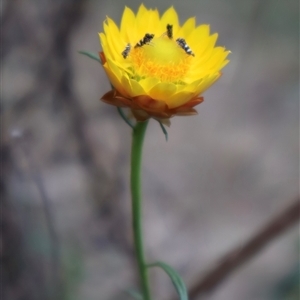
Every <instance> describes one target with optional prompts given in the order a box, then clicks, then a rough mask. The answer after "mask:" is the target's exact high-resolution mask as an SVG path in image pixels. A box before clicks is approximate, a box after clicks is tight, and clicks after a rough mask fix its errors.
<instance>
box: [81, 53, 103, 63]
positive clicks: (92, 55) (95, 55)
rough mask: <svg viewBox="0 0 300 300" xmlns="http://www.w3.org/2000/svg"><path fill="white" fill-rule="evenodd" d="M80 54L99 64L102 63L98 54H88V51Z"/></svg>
mask: <svg viewBox="0 0 300 300" xmlns="http://www.w3.org/2000/svg"><path fill="white" fill-rule="evenodd" d="M78 53H80V54H83V55H86V56H88V57H89V58H91V59H94V60H96V61H97V62H101V61H100V58H99V56H98V54H95V53H92V52H88V51H78Z"/></svg>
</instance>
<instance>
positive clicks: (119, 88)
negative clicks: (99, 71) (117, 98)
mask: <svg viewBox="0 0 300 300" xmlns="http://www.w3.org/2000/svg"><path fill="white" fill-rule="evenodd" d="M103 67H104V70H105V72H106V75H107V77H108V78H109V81H110V83H111V85H112V86H113V87H114V88H115V89H116V90H117V91H118V92H119V93H120V94H121V95H123V96H125V97H128V96H129V94H128V93H127V91H126V90H125V89H124V87H123V85H122V84H121V81H120V79H119V78H118V77H117V76H116V75H115V74H114V73H113V72H112V70H111V69H110V68H109V66H108V64H107V63H106V64H104V66H103Z"/></svg>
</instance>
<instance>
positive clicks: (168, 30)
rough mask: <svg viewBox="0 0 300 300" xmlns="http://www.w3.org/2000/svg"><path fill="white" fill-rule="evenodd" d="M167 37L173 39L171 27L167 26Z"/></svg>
mask: <svg viewBox="0 0 300 300" xmlns="http://www.w3.org/2000/svg"><path fill="white" fill-rule="evenodd" d="M166 33H167V36H168V38H169V39H173V25H170V24H168V25H167V32H166Z"/></svg>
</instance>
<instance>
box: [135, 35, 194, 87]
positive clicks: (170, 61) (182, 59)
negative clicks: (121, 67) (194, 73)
mask: <svg viewBox="0 0 300 300" xmlns="http://www.w3.org/2000/svg"><path fill="white" fill-rule="evenodd" d="M130 56H131V60H132V63H133V69H134V72H135V75H136V77H137V78H143V77H153V78H158V79H160V80H161V81H164V82H166V81H167V82H180V81H182V79H183V78H184V77H185V75H186V74H187V72H188V70H189V68H190V62H191V59H193V57H192V56H190V55H188V54H187V53H185V51H184V50H183V49H182V48H181V47H179V46H178V44H177V43H176V41H175V40H172V39H169V38H168V37H167V36H161V37H158V38H154V39H153V40H151V42H150V43H149V44H146V45H143V46H141V47H136V48H133V49H132V51H131V53H130Z"/></svg>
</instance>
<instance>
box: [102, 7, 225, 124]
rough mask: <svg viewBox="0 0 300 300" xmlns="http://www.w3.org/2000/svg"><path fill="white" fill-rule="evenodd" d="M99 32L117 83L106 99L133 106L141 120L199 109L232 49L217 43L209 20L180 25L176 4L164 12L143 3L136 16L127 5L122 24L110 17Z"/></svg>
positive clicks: (111, 77)
mask: <svg viewBox="0 0 300 300" xmlns="http://www.w3.org/2000/svg"><path fill="white" fill-rule="evenodd" d="M167 26H168V29H167ZM99 36H100V41H101V45H102V49H103V52H100V58H101V61H102V65H103V67H104V70H105V72H106V74H107V76H108V78H109V80H110V82H111V84H112V86H113V90H111V91H109V92H108V93H106V94H105V95H104V96H103V97H102V100H103V101H104V102H106V103H109V104H111V105H115V106H120V107H129V108H131V110H132V113H133V115H134V116H135V118H136V119H137V120H138V121H144V120H146V119H148V118H150V117H153V118H156V119H160V120H163V119H169V118H170V117H172V116H174V115H194V114H197V112H196V110H195V109H194V108H193V107H194V106H195V105H197V104H199V103H201V102H202V101H203V97H199V95H200V94H202V93H203V92H204V91H205V90H206V89H207V88H209V87H210V86H211V85H212V84H213V83H214V82H215V81H216V80H217V79H218V78H219V77H220V76H221V72H220V70H221V69H222V68H223V67H224V66H225V65H226V64H227V63H228V60H227V59H226V57H227V55H228V54H229V53H230V51H228V50H226V49H225V48H224V47H215V42H216V40H217V34H213V35H210V33H209V26H208V25H200V26H198V27H196V25H195V18H190V19H188V20H187V21H186V22H185V23H184V24H183V25H182V26H180V24H179V21H178V16H177V13H176V11H175V9H174V8H173V7H171V8H169V9H168V10H167V11H166V12H165V13H164V14H163V15H162V16H161V17H160V16H159V13H158V11H157V10H156V9H155V10H152V9H147V8H145V6H144V5H141V6H140V8H139V10H138V12H137V14H136V15H135V14H134V13H133V12H132V10H130V9H129V8H127V7H125V10H124V13H123V17H122V20H121V25H120V28H119V27H118V26H117V25H116V24H115V23H114V21H113V20H111V19H110V18H108V17H107V19H106V21H105V22H104V33H100V34H99Z"/></svg>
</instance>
